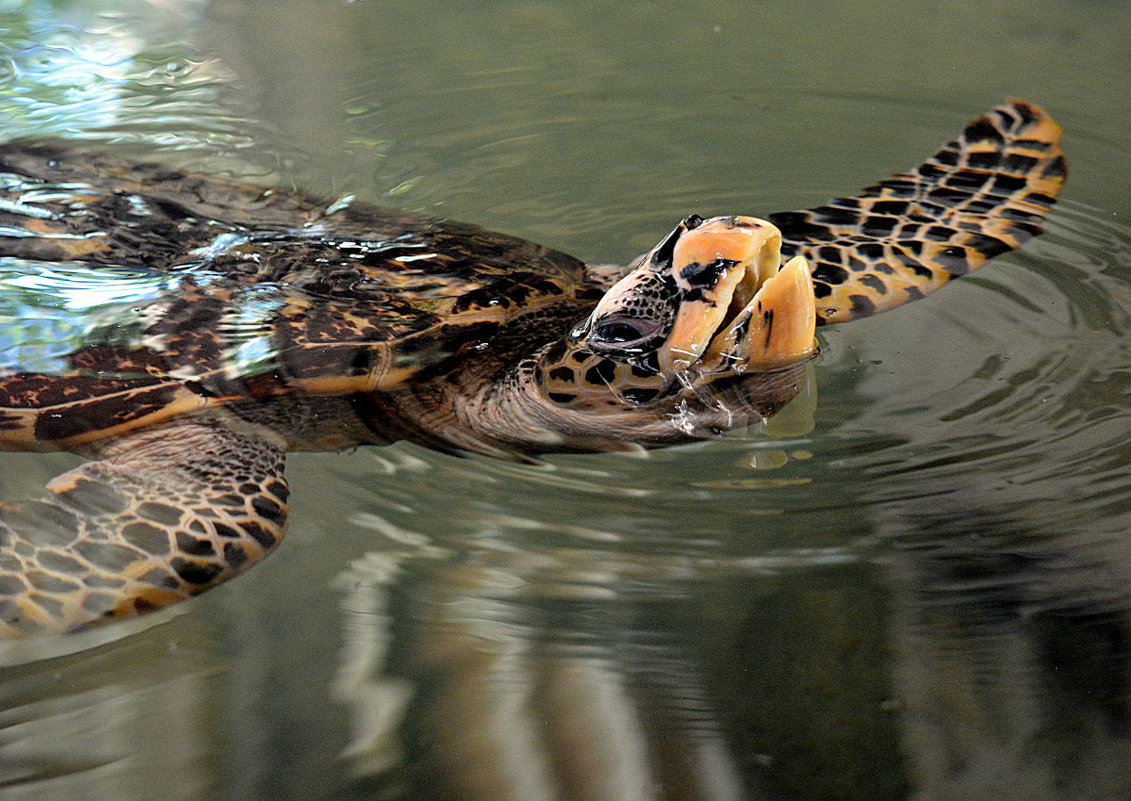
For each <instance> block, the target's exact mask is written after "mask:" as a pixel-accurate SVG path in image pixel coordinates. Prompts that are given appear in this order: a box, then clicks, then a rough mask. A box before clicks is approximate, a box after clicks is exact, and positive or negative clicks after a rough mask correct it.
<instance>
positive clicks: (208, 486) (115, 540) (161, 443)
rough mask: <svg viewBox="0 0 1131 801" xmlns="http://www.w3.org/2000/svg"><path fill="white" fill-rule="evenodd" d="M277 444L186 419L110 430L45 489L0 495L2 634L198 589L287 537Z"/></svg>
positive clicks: (127, 612) (79, 624)
mask: <svg viewBox="0 0 1131 801" xmlns="http://www.w3.org/2000/svg"><path fill="white" fill-rule="evenodd" d="M286 499H287V484H286V481H285V480H284V478H283V450H282V448H281V447H279V446H278V445H276V444H274V443H271V442H268V441H265V440H263V439H260V438H258V437H254V436H250V435H245V434H241V433H236V432H234V431H231V430H228V429H225V428H217V427H213V426H208V425H203V424H200V423H182V424H174V425H169V426H163V427H160V428H152V429H147V430H145V431H141V432H139V433H136V434H133V435H131V436H128V437H125V438H123V439H121V440H118V441H116V442H115V443H114V444H113V445H111V446H110V447H108V448H107V449H106V450H105V452H104V453H103V458H102V459H101V460H98V461H93V462H88V463H86V464H84V465H82V466H80V467H78V468H76V469H74V470H71V471H69V472H67V473H64V474H63V475H61V476H58V477H57V478H55V479H54V480H52V481H51V482H50V483H49V484H48V485H47V493H46V494H45V495H44V497H42V498H40V499H38V500H35V501H28V502H24V503H19V504H0V636H7V637H18V636H22V635H26V634H32V633H38V632H58V631H69V630H73V629H79V628H84V627H86V626H91V625H95V624H98V623H102V622H106V621H109V620H113V619H117V618H125V617H133V616H135V615H138V614H141V613H143V612H146V611H150V610H153V609H157V608H160V607H163V606H167V605H169V604H172V603H176V602H177V601H181V600H183V599H185V598H188V597H190V596H192V595H197V594H199V593H201V592H203V591H205V590H207V589H209V588H210V587H213V586H215V585H217V584H219V583H221V582H223V581H226V580H228V579H229V578H232V577H233V576H235V575H237V574H239V573H241V572H243V571H244V570H246V569H247V568H249V567H250V566H251V565H253V564H255V563H256V562H257V561H259V560H260V559H261V558H263V557H264V556H265V555H266V554H267V553H268V552H269V551H271V550H272V549H273V548H274V547H275V546H276V545H277V544H278V543H279V541H280V540H281V539H282V537H283V531H284V529H285V526H286V518H287V507H286Z"/></svg>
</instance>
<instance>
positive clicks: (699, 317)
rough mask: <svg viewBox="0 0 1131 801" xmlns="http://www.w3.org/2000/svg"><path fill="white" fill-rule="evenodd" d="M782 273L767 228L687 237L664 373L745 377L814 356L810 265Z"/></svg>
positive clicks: (734, 223)
mask: <svg viewBox="0 0 1131 801" xmlns="http://www.w3.org/2000/svg"><path fill="white" fill-rule="evenodd" d="M780 265H781V232H780V231H778V229H777V227H776V226H774V225H773V224H772V223H769V222H766V221H765V220H759V219H757V218H754V217H716V218H714V219H711V220H707V221H706V222H704V223H702V224H701V225H699V226H698V227H696V228H695V229H693V230H691V231H688V232H687V233H685V234H684V235H683V236H682V237H681V238H680V239H679V241H678V242H677V243H676V245H675V248H674V250H673V251H672V276H673V278H674V279H675V281H676V284H677V285H678V286H679V287H680V289H681V290H682V293H683V301H682V303H681V304H680V308H679V311H678V312H677V314H676V317H675V320H674V323H673V326H672V332H671V335H670V337H669V338H668V343H667V344H668V347H667V349H666V353H665V354H662V357H661V363H663V361H665V360H667V361H668V364H666V365H663V366H665V367H667V368H668V369H669V370H671V371H673V372H682V371H684V370H686V369H687V368H688V367H689V366H691V365H692V364H696V366H697V368H698V369H699V370H700V371H702V372H707V371H717V370H724V371H728V372H729V371H734V372H744V371H745V370H747V369H763V368H769V367H773V366H776V365H780V364H786V363H790V362H796V361H800V360H803V359H806V358H808V357H809V356H811V355H812V354H813V352H814V351H815V346H814V331H815V327H816V301H815V298H814V295H813V283H812V280H811V278H810V276H809V269H808V265H807V264H806V262H805V260H804V259H801V258H795V259H793V260H792V261H790V263H789V264H788V265H786V266H785V267H784V268H780ZM779 268H780V269H779Z"/></svg>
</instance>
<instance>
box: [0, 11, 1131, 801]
mask: <svg viewBox="0 0 1131 801" xmlns="http://www.w3.org/2000/svg"><path fill="white" fill-rule="evenodd" d="M0 12H2V14H3V25H2V26H0V27H2V28H3V34H2V39H0V136H3V137H5V138H10V137H13V136H22V135H51V136H64V137H70V138H75V139H81V140H84V141H88V140H97V141H100V142H102V143H104V144H105V145H106V146H107V147H114V148H120V149H121V150H123V152H132V151H133V150H138V149H145V150H147V151H152V150H154V149H156V151H157V152H158V153H159V154H161V155H162V156H163V157H166V158H168V160H169V161H170V163H175V164H179V165H182V166H187V167H190V168H192V169H198V170H203V171H206V172H209V173H210V174H215V175H235V176H239V177H243V178H248V179H253V180H257V181H262V182H267V183H274V184H277V185H281V186H302V187H304V188H307V189H310V190H313V191H316V192H320V193H322V194H325V195H326V196H327V197H328V198H336V197H341V196H343V195H346V194H355V195H356V196H358V197H361V198H364V199H367V200H372V201H377V202H381V203H385V204H389V205H395V206H399V207H403V208H411V209H421V210H426V211H430V212H432V213H437V214H441V215H447V216H451V217H453V218H456V219H462V220H467V221H470V222H476V223H480V224H483V225H487V226H489V227H492V228H497V229H500V230H504V231H506V232H508V233H512V234H517V235H521V236H525V237H529V238H531V239H536V240H538V241H541V242H544V243H546V244H548V245H552V246H555V247H558V248H561V249H563V250H566V251H567V252H571V253H574V254H575V255H577V256H579V257H581V258H584V259H587V260H592V261H601V262H623V261H625V260H627V259H629V258H631V257H632V256H634V255H635V254H637V253H639V252H641V251H643V250H645V249H647V248H648V247H650V246H651V245H652V244H654V243H655V241H657V240H658V239H659V237H660V236H661V235H663V233H665V232H666V231H667V230H668V229H670V227H671V225H672V224H673V223H674V222H675V221H676V220H678V219H680V218H681V217H683V216H684V215H686V214H687V213H690V212H697V213H700V214H703V215H709V214H715V213H728V212H729V213H736V212H742V213H749V214H767V213H770V212H773V211H779V210H787V209H791V208H800V207H805V206H811V205H814V204H816V203H819V202H821V201H823V200H824V199H826V198H827V197H831V196H834V195H838V194H850V193H852V192H854V191H856V189H858V188H859V187H861V186H864V185H865V184H867V183H870V182H872V181H874V180H877V179H879V178H882V177H884V176H886V175H887V174H889V173H891V172H894V171H897V170H902V169H905V168H907V167H910V166H912V165H914V164H916V163H918V162H919V161H920V160H921V159H922V158H924V157H926V156H927V155H928V154H929V153H931V152H933V150H934V149H935V147H936V146H937V145H939V144H941V143H942V142H943V141H945V140H946V139H948V138H950V137H952V136H954V135H955V134H956V133H957V132H958V130H959V129H960V127H961V126H962V124H963V123H964V122H965V121H966V120H967V119H968V118H969V117H971V116H974V115H975V114H978V113H980V112H982V111H984V110H986V109H988V108H990V107H991V106H993V105H995V104H997V103H999V102H1001V101H1002V100H1004V99H1007V98H1009V97H1022V98H1024V99H1027V100H1030V101H1033V102H1036V103H1038V104H1040V105H1042V106H1043V107H1045V108H1046V109H1048V110H1049V111H1050V113H1052V114H1053V116H1054V117H1055V118H1056V119H1057V120H1058V121H1059V122H1060V123H1061V125H1062V126H1064V127H1065V129H1066V130H1067V131H1068V134H1067V137H1066V140H1065V150H1066V152H1067V154H1068V159H1069V165H1070V178H1069V182H1068V185H1067V188H1066V190H1065V193H1064V195H1063V196H1062V202H1061V203H1060V204H1059V205H1058V206H1057V207H1056V209H1055V211H1054V212H1053V214H1052V217H1051V218H1050V223H1049V226H1048V232H1047V233H1046V235H1045V236H1043V237H1041V238H1039V239H1037V240H1035V241H1034V242H1032V243H1031V244H1030V245H1028V246H1026V247H1025V248H1024V250H1023V251H1021V252H1020V253H1016V254H1012V255H1010V256H1007V257H1004V258H1002V259H1000V260H997V261H995V262H993V263H992V264H991V265H990V266H988V267H987V268H985V269H984V270H983V271H981V272H979V273H978V274H977V275H975V276H972V277H970V278H966V279H963V280H962V281H959V282H957V283H956V284H954V285H953V286H950V287H948V288H946V289H945V290H944V291H942V292H941V293H939V294H937V295H934V296H932V297H931V298H929V299H928V300H926V301H923V302H921V303H916V304H913V305H911V306H909V307H905V308H902V309H899V310H896V311H894V312H892V313H889V314H885V315H881V316H878V317H875V318H871V319H868V320H864V321H861V322H858V323H854V324H852V325H848V326H835V327H831V328H828V329H826V330H824V331H822V333H821V344H822V354H821V356H820V357H819V359H818V360H817V361H816V363H815V365H814V368H813V371H812V375H811V382H810V391H809V393H808V394H807V396H806V397H805V398H804V399H800V400H799V401H797V402H795V403H794V404H792V405H791V407H790V408H789V409H787V411H786V412H783V414H782V415H780V416H779V417H778V418H775V419H774V420H773V421H771V423H770V424H769V425H768V426H766V427H765V429H764V430H763V429H746V430H742V431H736V432H732V433H730V434H728V435H726V436H724V437H721V438H719V439H718V440H715V441H712V442H709V443H703V444H699V445H694V446H687V447H681V448H675V449H671V450H666V451H658V452H654V453H652V454H650V455H648V456H647V457H626V456H616V455H593V456H560V457H550V458H548V459H546V460H545V463H544V464H543V465H541V466H527V465H515V464H509V463H503V462H496V461H490V460H487V459H481V458H457V457H453V456H447V455H443V454H436V453H432V452H429V451H426V450H424V449H421V448H419V447H416V446H410V445H405V444H400V445H395V446H392V447H389V448H381V449H362V450H358V451H355V452H350V453H343V454H300V455H295V456H292V457H290V459H289V469H288V475H289V477H290V481H291V485H292V488H293V492H294V495H293V498H292V509H293V516H292V519H291V526H290V533H289V534H288V538H287V541H286V543H285V544H284V547H282V548H281V549H280V551H279V552H278V553H277V554H275V555H274V556H272V557H271V559H270V561H269V562H268V563H267V564H265V565H264V566H263V567H261V568H259V569H257V570H254V571H252V572H251V573H249V574H248V575H247V576H245V577H241V578H240V579H239V580H237V581H235V582H232V583H230V584H228V585H225V586H223V587H221V588H219V589H217V590H215V591H213V592H211V593H209V594H207V595H205V596H203V597H201V598H200V599H197V600H195V601H193V602H191V603H188V604H184V605H182V606H181V607H179V608H177V609H175V610H171V611H170V612H169V613H166V614H163V615H161V616H159V617H158V618H157V619H156V620H153V621H149V623H146V624H143V625H141V626H137V627H135V629H136V630H126V629H110V630H106V631H104V632H99V633H97V634H96V635H94V636H88V637H85V638H71V639H68V640H64V641H59V640H55V641H50V642H38V643H37V642H30V643H26V644H17V645H14V646H8V647H5V648H4V649H2V654H3V656H4V658H5V664H6V667H4V668H3V669H2V671H0V787H2V788H3V791H4V793H7V794H9V795H11V797H13V798H59V797H72V798H87V797H89V798H101V797H106V798H114V799H124V798H152V797H158V796H159V797H162V798H171V799H172V798H186V799H197V798H201V799H211V798H216V799H237V798H238V799H251V798H263V799H287V798H295V799H300V798H301V799H331V798H333V799H345V798H350V799H352V798H397V799H400V798H405V799H409V798H411V799H430V798H437V799H440V798H443V799H465V798H468V799H478V798H483V799H487V798H490V799H503V798H514V799H520V801H526V799H543V798H547V799H548V798H571V799H572V798H578V799H580V798H585V799H589V798H610V799H613V798H615V799H637V798H639V799H648V798H686V799H698V798H703V799H786V798H789V799H794V798H803V799H850V798H860V799H888V798H891V799H903V798H907V799H919V798H922V799H928V798H930V799H936V798H938V799H942V798H985V797H990V796H991V794H992V795H993V796H994V797H997V798H1004V799H1011V798H1017V799H1022V798H1023V799H1031V798H1049V799H1056V798H1062V799H1087V798H1095V799H1112V798H1131V784H1129V781H1131V780H1129V778H1128V777H1129V776H1131V769H1129V768H1131V739H1129V738H1131V726H1129V724H1131V708H1129V706H1128V705H1129V703H1131V645H1129V643H1131V617H1129V615H1131V597H1129V590H1128V588H1129V587H1131V549H1129V547H1128V545H1127V535H1128V532H1129V528H1131V468H1129V466H1128V465H1129V462H1131V345H1129V344H1128V343H1129V342H1131V340H1129V335H1131V319H1129V315H1131V266H1129V265H1131V228H1129V227H1128V213H1129V211H1131V202H1129V201H1131V190H1129V189H1128V184H1127V181H1126V180H1125V169H1124V165H1125V164H1126V163H1128V159H1129V157H1131V143H1129V142H1128V139H1127V134H1126V131H1127V130H1129V129H1131V116H1129V115H1131V111H1129V110H1128V106H1127V103H1126V102H1125V100H1126V74H1127V69H1128V67H1131V44H1129V43H1128V41H1127V37H1126V36H1125V35H1123V32H1125V31H1126V30H1128V29H1131V11H1129V10H1128V9H1127V8H1126V7H1125V6H1124V5H1123V4H1118V3H1086V4H1080V3H1074V4H1062V5H1059V6H1055V7H1050V6H1048V5H1047V4H1042V3H1035V2H1020V3H1012V4H1007V5H1002V6H1000V7H997V6H995V7H988V8H982V7H979V8H978V9H977V10H975V9H973V8H972V7H971V6H969V4H963V3H957V2H946V3H918V2H912V3H904V4H902V5H901V6H900V10H899V13H898V15H896V14H894V13H893V12H892V10H891V7H890V6H889V5H888V4H883V3H854V4H841V5H837V4H826V3H817V2H805V3H765V4H759V5H758V6H757V8H745V7H741V6H735V4H730V3H717V2H703V3H697V4H694V5H691V6H688V5H686V4H656V3H624V4H615V5H611V6H610V5H608V4H603V3H558V2H540V3H529V2H495V3H462V4H459V5H455V6H452V5H449V4H440V3H414V4H393V3H381V2H375V1H373V0H369V1H368V2H366V1H362V2H353V3H338V4H329V3H325V2H313V0H311V1H310V2H296V3H289V4H287V5H286V7H285V8H284V7H283V6H280V5H279V4H276V3H267V2H253V1H252V0H219V1H218V2H214V3H203V2H168V3H142V2H127V1H126V0H121V1H120V2H115V3H112V4H106V3H93V2H91V3H81V2H74V3H65V2H60V3H47V2H27V3H22V4H20V3H7V4H0ZM75 463H77V457H72V456H69V455H61V454H50V455H43V454H34V455H29V454H4V455H2V457H0V496H2V497H4V498H6V499H7V498H17V497H27V496H31V495H34V494H35V493H37V492H38V491H39V488H40V487H41V486H42V484H43V483H44V482H45V481H46V480H48V479H49V478H50V477H51V476H52V475H54V474H56V473H57V472H59V471H61V470H63V469H65V468H67V467H69V466H72V465H73V464H75Z"/></svg>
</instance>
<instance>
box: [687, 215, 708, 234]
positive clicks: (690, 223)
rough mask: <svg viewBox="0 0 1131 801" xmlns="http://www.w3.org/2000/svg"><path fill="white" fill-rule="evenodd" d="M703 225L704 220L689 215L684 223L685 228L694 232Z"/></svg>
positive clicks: (697, 216)
mask: <svg viewBox="0 0 1131 801" xmlns="http://www.w3.org/2000/svg"><path fill="white" fill-rule="evenodd" d="M702 224H703V218H702V217H700V216H699V215H698V214H689V215H687V217H686V218H685V219H684V221H683V227H684V228H685V229H686V230H688V231H694V230H695V229H696V228H698V227H699V226H700V225H702Z"/></svg>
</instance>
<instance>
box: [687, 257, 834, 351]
mask: <svg viewBox="0 0 1131 801" xmlns="http://www.w3.org/2000/svg"><path fill="white" fill-rule="evenodd" d="M740 301H741V298H740V297H739V296H736V299H735V301H733V302H732V304H731V305H732V308H733V307H734V306H735V305H737V302H740ZM816 328H817V302H816V296H815V295H814V292H813V279H812V276H811V275H810V270H809V264H808V262H807V261H806V260H805V259H804V257H802V256H795V257H794V258H792V259H790V260H789V261H788V262H787V263H786V264H785V266H784V267H781V268H780V269H779V270H777V271H776V272H775V273H774V274H773V275H771V276H770V277H768V278H766V279H765V280H764V281H763V282H762V284H761V286H759V287H758V290H757V292H755V293H754V296H753V297H751V298H750V300H749V302H747V303H746V304H745V305H743V306H742V307H741V309H740V310H739V311H738V313H737V314H735V315H733V316H732V317H730V318H729V319H728V320H727V321H726V322H724V323H723V324H722V325H721V326H720V327H719V329H718V330H717V332H716V333H715V335H714V337H713V338H712V339H711V343H710V345H709V346H708V347H707V349H706V351H705V352H704V353H703V356H702V357H701V358H700V359H699V361H698V363H697V367H698V370H699V372H700V373H747V372H752V371H756V370H772V369H774V368H776V367H781V366H783V365H786V364H793V363H795V362H801V361H806V360H808V359H810V358H812V357H813V356H814V355H816V352H817V343H816Z"/></svg>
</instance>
